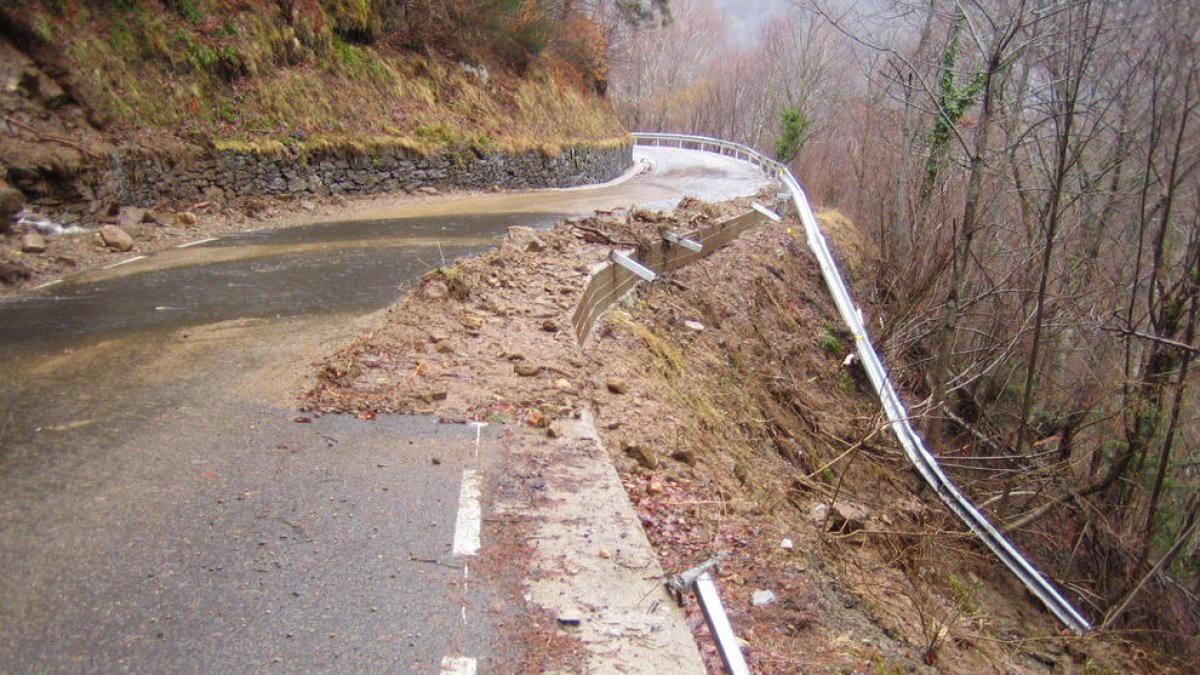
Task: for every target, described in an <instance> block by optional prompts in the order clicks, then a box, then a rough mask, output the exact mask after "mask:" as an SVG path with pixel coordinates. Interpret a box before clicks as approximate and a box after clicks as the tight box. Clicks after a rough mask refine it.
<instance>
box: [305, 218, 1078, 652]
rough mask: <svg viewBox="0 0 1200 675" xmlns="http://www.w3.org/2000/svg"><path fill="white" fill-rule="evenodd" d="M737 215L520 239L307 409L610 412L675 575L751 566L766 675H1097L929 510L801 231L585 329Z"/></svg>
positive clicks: (637, 501)
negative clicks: (899, 674) (683, 234)
mask: <svg viewBox="0 0 1200 675" xmlns="http://www.w3.org/2000/svg"><path fill="white" fill-rule="evenodd" d="M739 210H745V203H744V202H743V203H741V204H736V203H732V204H723V205H719V206H713V205H702V204H695V203H691V204H685V205H684V206H683V207H681V209H680V210H678V211H677V212H675V213H673V214H669V215H666V216H659V215H655V214H650V213H645V212H637V213H633V214H625V213H615V214H600V215H597V216H596V217H594V218H590V219H586V220H583V221H580V220H572V221H567V222H565V223H562V224H560V225H559V226H558V227H556V228H555V229H554V230H553V231H551V232H548V233H544V234H540V235H535V234H534V233H531V232H524V233H518V236H516V237H514V238H513V240H512V241H510V242H507V243H505V244H504V245H503V246H502V247H501V248H500V249H498V250H497V251H494V252H492V253H490V254H487V255H484V256H481V257H479V258H476V259H472V260H469V261H461V262H457V263H455V264H454V265H453V266H450V267H446V268H443V269H441V270H438V271H435V272H433V273H431V274H429V275H427V276H426V278H425V279H424V280H423V282H422V283H421V284H420V286H419V287H418V288H417V289H415V290H414V292H413V293H412V294H410V295H409V296H408V297H407V298H406V299H405V300H404V301H402V302H401V303H399V304H398V305H396V306H394V307H393V308H391V309H390V310H388V311H387V312H386V313H385V314H383V315H381V316H380V322H379V324H378V325H377V327H376V328H375V330H374V331H372V332H371V333H369V334H367V335H364V336H362V337H360V338H359V339H357V340H355V341H354V342H352V343H351V344H349V345H347V346H346V347H345V348H343V349H342V350H340V351H339V352H338V353H337V354H335V355H333V356H331V357H330V358H329V359H327V360H326V361H325V362H324V363H322V364H321V366H320V373H319V375H318V376H317V381H316V383H315V386H314V387H313V389H312V391H311V392H309V393H308V395H307V397H306V403H307V404H308V405H311V406H313V407H314V408H316V409H319V410H326V411H339V412H345V413H353V414H357V415H360V416H362V417H368V418H369V417H371V416H373V415H375V414H376V413H378V412H383V411H396V412H416V411H421V412H435V413H438V414H440V415H442V416H443V417H444V418H446V419H482V420H486V421H493V422H498V421H503V422H507V423H512V424H529V425H533V426H538V427H545V428H546V429H547V433H549V434H554V433H556V430H555V425H554V420H555V418H559V417H565V416H570V415H573V414H575V413H576V412H577V411H579V410H581V409H583V408H590V409H592V410H594V411H595V412H596V424H597V427H598V429H599V430H600V433H601V436H602V439H603V441H604V443H605V445H606V446H607V448H608V449H609V451H610V454H611V455H612V457H613V460H614V462H615V463H616V465H617V467H618V469H619V471H620V473H621V475H622V480H623V482H624V484H625V487H626V491H627V493H628V495H629V497H630V499H631V500H632V501H633V503H634V505H635V507H636V508H637V510H638V513H639V515H640V517H641V521H642V525H643V527H644V528H645V530H646V532H647V534H648V536H649V537H650V540H651V542H652V543H653V544H654V546H655V547H656V550H657V552H658V555H659V558H660V560H661V561H662V563H663V566H664V567H665V568H666V569H668V570H673V571H675V572H678V571H682V570H683V569H685V568H687V567H689V566H691V565H694V564H696V563H698V562H700V561H702V560H703V559H705V558H706V557H708V555H709V554H710V553H712V552H715V551H718V550H728V551H730V552H731V554H730V556H729V557H728V558H727V560H726V561H725V563H724V564H723V566H722V568H721V573H720V576H719V581H718V583H719V586H720V588H721V591H722V593H723V595H724V597H725V600H726V602H727V605H728V607H729V610H730V614H731V617H732V620H733V623H734V626H735V629H736V630H737V631H738V634H739V636H740V637H741V638H743V639H744V640H745V641H746V645H745V648H746V652H747V657H748V660H749V661H750V664H751V667H752V668H753V669H754V670H755V672H795V670H796V668H797V664H804V670H805V672H840V671H843V670H845V669H859V670H862V669H872V668H874V669H879V670H881V671H883V672H892V671H893V670H909V669H913V668H917V669H920V668H928V667H929V666H937V667H940V668H943V669H945V670H949V671H954V672H977V671H983V670H988V669H991V668H997V667H998V668H1002V669H1004V670H1005V671H1006V672H1023V671H1040V670H1044V669H1046V668H1047V667H1048V666H1049V667H1055V666H1057V667H1062V668H1073V667H1076V666H1077V665H1078V664H1080V663H1083V662H1084V661H1087V660H1089V659H1092V660H1093V662H1095V660H1096V659H1099V658H1101V657H1099V656H1097V654H1098V651H1097V649H1098V648H1097V647H1095V646H1094V645H1090V644H1088V643H1087V642H1086V641H1080V640H1075V639H1070V638H1063V637H1060V636H1059V635H1058V634H1057V632H1056V626H1055V624H1054V622H1053V620H1052V619H1051V618H1050V617H1048V616H1047V615H1045V614H1044V613H1043V612H1042V611H1041V610H1040V609H1039V607H1038V606H1037V605H1036V604H1034V603H1031V602H1030V601H1029V600H1028V599H1027V597H1026V595H1025V593H1024V592H1023V591H1022V590H1021V589H1020V588H1019V586H1018V585H1017V584H1016V583H1015V582H1013V581H1012V580H1011V579H1010V577H1009V576H1008V575H1007V573H1006V572H1005V571H1004V570H1003V569H1002V568H1000V567H999V566H998V565H997V564H995V563H994V562H993V561H992V560H991V559H990V557H988V556H987V555H986V554H985V553H983V552H982V551H981V550H980V549H978V548H977V547H976V546H975V545H974V544H972V543H971V540H970V538H969V537H968V536H967V535H965V533H962V532H961V531H960V530H959V529H958V525H957V524H956V521H954V519H953V518H952V517H951V516H950V515H949V514H948V513H947V512H945V511H944V509H943V508H942V507H941V505H940V504H939V503H938V502H937V500H936V499H935V498H932V497H930V496H929V495H926V494H922V492H921V488H920V484H919V481H918V479H917V478H916V477H915V476H914V475H913V474H912V472H911V470H910V469H909V468H908V466H907V463H906V461H905V460H904V457H903V455H902V453H901V452H900V451H899V450H898V449H897V448H896V447H895V445H894V443H893V441H892V440H891V438H890V437H889V435H888V432H887V431H886V430H885V429H884V427H883V420H882V416H881V414H880V411H879V407H878V403H877V402H876V401H875V400H874V399H873V398H872V396H871V395H870V392H869V391H867V389H866V388H865V387H864V386H863V384H862V382H861V380H860V378H859V375H858V374H857V373H856V372H855V371H854V370H853V369H852V368H848V367H847V366H845V365H844V357H845V355H846V354H847V353H849V348H850V346H851V345H850V343H849V340H848V339H847V338H848V336H846V335H844V334H843V333H842V332H841V331H840V330H839V329H838V328H837V327H836V326H837V324H836V320H835V319H834V316H835V315H834V312H833V308H832V306H831V303H830V301H829V300H828V295H827V293H826V291H825V288H824V286H823V284H822V282H821V280H820V275H819V272H818V270H817V268H816V263H815V261H814V260H813V259H812V257H811V255H810V254H809V252H808V251H807V249H806V248H805V246H804V244H803V241H802V239H801V238H800V236H799V235H798V230H797V233H793V232H792V230H791V229H790V228H789V226H788V224H787V223H783V224H778V225H769V226H763V227H760V228H757V229H754V230H751V231H750V232H747V233H746V234H744V235H742V236H741V237H740V238H739V239H738V240H736V241H734V242H733V243H731V244H729V245H727V246H725V247H723V248H722V249H720V250H718V251H717V252H716V253H714V254H713V255H712V256H711V257H709V258H706V259H705V260H703V261H700V262H697V263H694V264H692V265H690V266H688V267H686V268H684V269H682V270H679V271H677V272H675V273H673V274H671V275H670V276H669V278H661V277H660V280H658V281H656V282H655V283H654V284H651V285H648V286H644V287H643V288H642V289H641V290H639V292H638V293H637V294H636V295H635V297H633V298H632V299H631V300H629V301H628V302H626V303H625V304H624V306H622V307H620V308H618V309H616V310H614V311H612V312H611V313H609V314H608V315H607V316H606V317H605V318H604V319H602V320H601V321H600V322H599V324H598V325H597V327H596V329H595V331H594V332H593V334H592V336H591V337H590V338H589V339H588V340H587V342H586V343H585V344H584V345H583V346H580V345H579V344H578V342H577V341H576V338H575V336H574V335H573V333H572V331H571V326H570V318H571V315H572V312H573V311H574V308H575V305H576V304H577V303H578V301H579V299H580V296H581V294H582V292H583V288H584V285H585V282H586V278H587V275H588V273H589V271H590V270H591V269H592V268H593V266H594V265H596V264H597V263H599V262H602V261H603V260H605V259H606V258H607V255H608V253H609V251H610V250H611V249H612V248H613V247H614V246H619V247H629V248H636V247H637V246H638V245H639V244H640V243H643V242H649V241H656V240H657V239H658V237H659V236H660V231H661V230H663V229H671V230H673V231H686V230H689V229H693V228H695V227H697V226H699V225H703V224H706V223H709V222H713V221H715V220H717V219H719V218H722V217H724V216H726V215H729V214H733V213H737V212H739ZM824 220H825V222H826V223H827V224H828V225H836V227H832V228H830V234H831V236H832V237H833V239H834V241H835V243H836V245H837V248H838V249H839V250H840V251H842V252H852V255H853V256H855V257H856V258H858V259H859V263H860V264H856V265H850V266H849V267H850V269H851V270H852V271H854V270H865V269H869V268H870V265H869V264H864V263H866V262H867V259H868V258H869V247H867V246H866V245H865V244H864V243H863V242H862V240H861V239H860V238H858V237H856V236H855V234H854V232H855V231H854V228H853V226H852V225H850V224H848V223H846V222H845V221H844V219H838V217H837V216H836V214H824ZM585 554H586V553H581V555H585ZM766 591H769V592H770V593H771V595H772V597H767V594H766V593H764V592H766ZM756 595H757V596H758V602H757V603H756V602H755V596H756ZM689 612H690V613H689V618H690V621H691V623H692V625H693V627H694V628H695V629H696V630H697V632H698V633H703V632H704V629H703V627H702V626H703V620H702V618H701V616H700V614H699V612H698V611H696V609H695V608H694V607H692V608H691V609H690V610H689ZM701 645H702V649H703V650H704V651H705V654H706V657H707V658H708V659H709V666H710V668H711V669H714V670H719V662H718V661H717V660H716V657H715V654H714V652H713V649H712V647H711V645H710V644H708V643H707V642H706V640H702V642H701Z"/></svg>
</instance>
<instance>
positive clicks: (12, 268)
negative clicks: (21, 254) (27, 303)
mask: <svg viewBox="0 0 1200 675" xmlns="http://www.w3.org/2000/svg"><path fill="white" fill-rule="evenodd" d="M32 276H33V270H31V269H29V268H28V267H26V266H24V265H22V264H21V263H18V262H8V261H6V260H0V283H5V284H15V283H17V282H18V281H24V280H27V279H29V278H31V277H32Z"/></svg>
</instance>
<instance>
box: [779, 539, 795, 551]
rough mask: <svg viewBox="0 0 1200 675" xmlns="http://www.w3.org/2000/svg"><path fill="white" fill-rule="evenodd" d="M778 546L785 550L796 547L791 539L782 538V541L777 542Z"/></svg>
mask: <svg viewBox="0 0 1200 675" xmlns="http://www.w3.org/2000/svg"><path fill="white" fill-rule="evenodd" d="M779 548H781V549H783V550H785V551H790V550H792V549H793V548H796V544H795V542H793V541H792V540H791V539H784V540H783V541H781V542H779Z"/></svg>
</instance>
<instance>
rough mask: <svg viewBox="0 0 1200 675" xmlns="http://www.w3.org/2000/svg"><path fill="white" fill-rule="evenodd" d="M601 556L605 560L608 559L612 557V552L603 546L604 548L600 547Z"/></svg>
mask: <svg viewBox="0 0 1200 675" xmlns="http://www.w3.org/2000/svg"><path fill="white" fill-rule="evenodd" d="M600 557H601V558H604V559H605V560H608V559H609V558H611V557H612V553H609V551H608V549H606V548H602V549H600Z"/></svg>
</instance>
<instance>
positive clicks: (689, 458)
mask: <svg viewBox="0 0 1200 675" xmlns="http://www.w3.org/2000/svg"><path fill="white" fill-rule="evenodd" d="M671 459H673V460H675V461H676V462H682V463H684V464H687V465H688V466H696V451H695V450H692V449H690V448H688V449H684V450H676V451H675V452H672V453H671Z"/></svg>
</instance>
